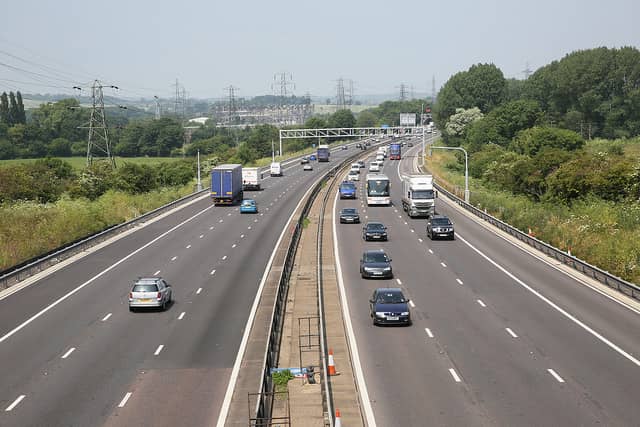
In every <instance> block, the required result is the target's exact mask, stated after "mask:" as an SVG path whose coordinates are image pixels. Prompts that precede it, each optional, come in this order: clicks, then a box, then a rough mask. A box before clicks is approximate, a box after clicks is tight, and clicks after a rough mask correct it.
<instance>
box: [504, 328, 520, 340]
mask: <svg viewBox="0 0 640 427" xmlns="http://www.w3.org/2000/svg"><path fill="white" fill-rule="evenodd" d="M505 330H506V331H507V332H508V333H509V335H511V336H512V337H513V338H518V336H517V335H516V333H515V332H513V331H512V330H511V328H505Z"/></svg>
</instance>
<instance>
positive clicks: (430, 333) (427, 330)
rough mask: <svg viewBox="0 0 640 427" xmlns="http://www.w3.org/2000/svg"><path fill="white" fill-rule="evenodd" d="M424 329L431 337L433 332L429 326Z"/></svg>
mask: <svg viewBox="0 0 640 427" xmlns="http://www.w3.org/2000/svg"><path fill="white" fill-rule="evenodd" d="M424 331H425V332H426V333H427V335H428V336H429V338H433V332H431V329H429V328H424Z"/></svg>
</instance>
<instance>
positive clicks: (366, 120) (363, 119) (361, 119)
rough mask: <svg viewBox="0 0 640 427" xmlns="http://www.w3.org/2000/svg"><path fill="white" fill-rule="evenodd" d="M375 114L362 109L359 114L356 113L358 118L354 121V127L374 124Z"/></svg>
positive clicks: (372, 125)
mask: <svg viewBox="0 0 640 427" xmlns="http://www.w3.org/2000/svg"><path fill="white" fill-rule="evenodd" d="M376 122H377V119H376V115H375V114H373V112H372V111H371V110H364V111H362V112H361V113H360V114H358V119H357V121H356V127H359V128H368V127H374V126H376Z"/></svg>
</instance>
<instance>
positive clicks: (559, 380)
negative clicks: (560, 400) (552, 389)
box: [547, 369, 564, 383]
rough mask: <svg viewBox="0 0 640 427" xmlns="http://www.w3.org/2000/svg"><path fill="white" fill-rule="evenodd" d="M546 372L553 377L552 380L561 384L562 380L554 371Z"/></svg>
mask: <svg viewBox="0 0 640 427" xmlns="http://www.w3.org/2000/svg"><path fill="white" fill-rule="evenodd" d="M547 372H549V373H550V374H551V375H553V378H555V379H556V381H558V382H559V383H563V382H564V379H562V377H561V376H560V375H558V374H557V373H556V371H554V370H553V369H547Z"/></svg>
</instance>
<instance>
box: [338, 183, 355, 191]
mask: <svg viewBox="0 0 640 427" xmlns="http://www.w3.org/2000/svg"><path fill="white" fill-rule="evenodd" d="M340 189H341V190H355V189H356V186H355V185H354V184H340Z"/></svg>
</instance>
